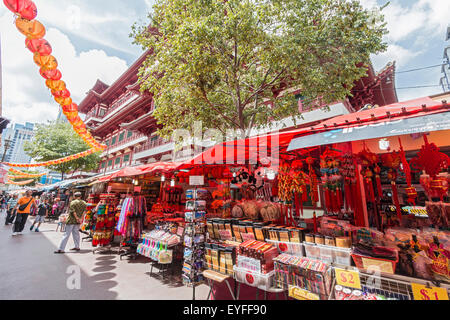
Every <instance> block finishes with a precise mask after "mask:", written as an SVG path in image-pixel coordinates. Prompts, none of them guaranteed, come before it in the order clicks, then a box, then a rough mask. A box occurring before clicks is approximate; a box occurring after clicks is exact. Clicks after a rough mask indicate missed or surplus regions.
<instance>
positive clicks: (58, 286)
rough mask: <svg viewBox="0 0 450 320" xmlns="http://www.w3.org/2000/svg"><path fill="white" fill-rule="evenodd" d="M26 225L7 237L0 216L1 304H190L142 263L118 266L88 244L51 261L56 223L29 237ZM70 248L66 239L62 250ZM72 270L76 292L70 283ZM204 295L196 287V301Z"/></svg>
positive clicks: (184, 292)
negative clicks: (23, 301) (22, 301)
mask: <svg viewBox="0 0 450 320" xmlns="http://www.w3.org/2000/svg"><path fill="white" fill-rule="evenodd" d="M32 219H33V218H31V219H29V221H28V224H27V227H26V228H25V230H24V232H23V234H22V235H18V236H14V237H13V236H11V234H12V231H11V226H5V225H4V223H5V214H4V213H2V214H1V219H0V275H1V281H0V299H1V300H14V299H26V300H34V299H44V300H54V299H58V300H60V299H63V300H65V299H70V300H79V299H88V300H111V299H120V300H128V299H136V300H190V299H192V289H191V288H188V287H186V286H183V285H182V284H181V283H177V282H176V283H174V282H171V283H166V284H164V283H163V282H162V280H160V279H157V278H153V277H150V276H149V273H150V264H149V263H148V260H147V259H146V258H144V257H139V258H138V259H137V260H127V259H123V260H122V261H120V259H119V257H118V255H117V254H93V253H92V246H91V244H90V242H82V245H81V251H80V252H78V253H66V254H63V255H55V254H54V253H53V252H54V251H55V250H56V249H57V247H58V244H59V241H60V240H61V238H62V233H61V232H59V231H58V232H56V231H55V230H56V223H46V224H42V225H41V227H40V231H41V232H39V233H37V232H31V231H29V229H30V226H31V223H30V220H31V222H32ZM70 248H73V242H72V239H71V240H70V241H69V243H68V245H67V249H70ZM77 268H79V271H80V273H79V274H80V281H79V283H80V288H79V289H77V288H76V286H77V281H76V279H75V278H74V277H75V276H76V274H77V273H76V270H77ZM74 270H75V272H74ZM68 272H69V273H68ZM68 284H69V285H68ZM207 295H208V287H207V286H205V285H201V286H199V287H197V289H196V297H197V300H202V299H206V297H207Z"/></svg>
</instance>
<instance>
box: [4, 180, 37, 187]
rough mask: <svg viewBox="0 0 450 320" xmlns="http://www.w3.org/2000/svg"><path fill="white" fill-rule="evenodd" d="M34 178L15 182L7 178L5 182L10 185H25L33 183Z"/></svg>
mask: <svg viewBox="0 0 450 320" xmlns="http://www.w3.org/2000/svg"><path fill="white" fill-rule="evenodd" d="M33 182H34V179H31V180H26V181H20V182H15V181H12V180H9V179H8V180H7V182H6V184H11V185H15V186H26V185H27V184H30V183H33Z"/></svg>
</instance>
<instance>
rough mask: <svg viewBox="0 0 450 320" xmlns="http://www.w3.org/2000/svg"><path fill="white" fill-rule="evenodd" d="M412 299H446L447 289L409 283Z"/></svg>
mask: <svg viewBox="0 0 450 320" xmlns="http://www.w3.org/2000/svg"><path fill="white" fill-rule="evenodd" d="M411 288H412V291H413V295H414V300H448V293H447V289H444V288H436V287H427V286H424V285H422V284H417V283H411Z"/></svg>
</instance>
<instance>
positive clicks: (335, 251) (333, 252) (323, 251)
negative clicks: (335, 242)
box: [303, 242, 352, 266]
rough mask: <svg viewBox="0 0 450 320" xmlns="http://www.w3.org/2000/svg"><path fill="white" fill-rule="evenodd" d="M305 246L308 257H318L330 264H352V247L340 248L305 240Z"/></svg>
mask: <svg viewBox="0 0 450 320" xmlns="http://www.w3.org/2000/svg"><path fill="white" fill-rule="evenodd" d="M303 247H304V248H305V254H306V256H307V257H308V258H312V259H317V260H320V261H323V262H325V263H328V264H331V263H335V264H338V265H342V266H351V265H352V258H351V253H352V250H351V249H350V248H339V247H332V246H325V245H320V244H315V243H308V242H304V243H303Z"/></svg>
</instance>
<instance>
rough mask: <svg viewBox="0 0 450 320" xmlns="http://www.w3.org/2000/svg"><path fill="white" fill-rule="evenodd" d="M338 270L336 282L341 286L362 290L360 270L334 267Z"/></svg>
mask: <svg viewBox="0 0 450 320" xmlns="http://www.w3.org/2000/svg"><path fill="white" fill-rule="evenodd" d="M334 271H335V272H336V283H337V284H338V285H340V286H343V287H347V288H353V289H358V290H361V279H360V278H359V272H357V271H353V270H345V269H340V268H334Z"/></svg>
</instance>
